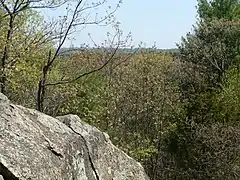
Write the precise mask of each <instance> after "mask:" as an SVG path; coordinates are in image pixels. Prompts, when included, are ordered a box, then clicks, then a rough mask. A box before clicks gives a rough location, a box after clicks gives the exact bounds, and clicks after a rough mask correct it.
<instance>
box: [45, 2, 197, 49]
mask: <svg viewBox="0 0 240 180" xmlns="http://www.w3.org/2000/svg"><path fill="white" fill-rule="evenodd" d="M109 1H110V2H113V1H116V0H109ZM196 4H197V0H148V1H147V0H123V3H122V5H121V7H120V8H119V9H118V10H117V12H116V13H115V17H116V20H117V21H119V22H120V29H121V30H123V32H124V34H125V35H127V34H128V33H129V32H131V34H132V39H133V41H132V45H134V46H137V45H138V44H139V43H140V42H143V43H144V46H146V47H151V46H153V45H154V44H155V45H156V46H157V48H160V49H168V48H175V47H176V43H177V42H180V40H181V37H182V36H184V35H185V34H186V33H187V32H190V31H191V30H192V26H193V25H194V24H195V22H196ZM52 13H54V14H55V15H56V14H59V13H60V11H59V12H56V11H55V12H52ZM50 14H51V13H50ZM45 15H46V13H45ZM48 15H49V14H48ZM108 31H110V32H111V31H112V30H111V27H99V26H98V27H97V26H89V27H86V28H85V29H84V30H82V31H81V32H78V33H76V34H75V35H74V39H75V40H69V41H68V42H67V43H66V44H65V47H69V46H70V45H71V44H73V45H74V47H79V46H80V45H81V44H83V43H86V44H90V45H91V44H92V41H91V40H90V39H89V36H88V33H90V34H91V37H92V38H93V39H94V41H95V42H96V43H98V44H100V43H101V42H103V41H104V40H105V39H106V37H107V36H106V33H107V32H108Z"/></svg>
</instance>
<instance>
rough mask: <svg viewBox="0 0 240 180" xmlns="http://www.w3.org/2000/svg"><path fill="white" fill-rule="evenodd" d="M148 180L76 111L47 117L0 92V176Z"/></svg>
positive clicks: (24, 179) (7, 179) (10, 178)
mask: <svg viewBox="0 0 240 180" xmlns="http://www.w3.org/2000/svg"><path fill="white" fill-rule="evenodd" d="M2 179H4V180H15V179H16V180H17V179H20V180H30V179H31V180H35V179H39V180H148V177H147V176H146V174H145V172H144V170H143V167H142V166H141V165H140V164H139V163H138V162H136V161H135V160H134V159H132V158H130V157H129V156H127V155H126V154H125V153H124V152H122V151H121V150H119V149H118V148H116V147H115V146H114V145H113V144H112V143H111V141H110V140H109V137H108V135H107V134H105V133H102V132H101V131H99V130H98V129H97V128H95V127H92V126H90V125H88V124H86V123H84V122H82V121H81V120H80V119H79V117H77V116H75V115H66V116H61V117H57V119H56V118H52V117H50V116H47V115H45V114H43V113H40V112H38V111H36V110H32V109H27V108H24V107H22V106H17V105H13V104H10V102H9V101H8V99H7V98H6V97H5V96H4V95H2V94H1V93H0V180H2Z"/></svg>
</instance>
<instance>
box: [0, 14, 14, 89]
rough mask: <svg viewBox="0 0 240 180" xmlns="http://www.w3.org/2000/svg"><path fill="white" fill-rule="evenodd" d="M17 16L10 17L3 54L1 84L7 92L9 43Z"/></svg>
mask: <svg viewBox="0 0 240 180" xmlns="http://www.w3.org/2000/svg"><path fill="white" fill-rule="evenodd" d="M14 18H15V16H14V15H13V14H11V15H10V19H9V24H8V26H9V29H8V32H7V36H6V41H5V43H6V44H5V47H4V51H3V56H2V58H1V78H0V84H1V93H3V94H5V93H6V82H7V73H6V64H7V61H8V57H9V45H10V41H11V37H12V31H13V22H14Z"/></svg>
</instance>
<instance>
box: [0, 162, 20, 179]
mask: <svg viewBox="0 0 240 180" xmlns="http://www.w3.org/2000/svg"><path fill="white" fill-rule="evenodd" d="M0 175H1V176H2V177H3V179H4V180H19V178H17V177H16V176H15V175H14V174H13V173H12V172H11V171H9V170H8V168H6V167H5V166H4V165H3V164H2V163H0Z"/></svg>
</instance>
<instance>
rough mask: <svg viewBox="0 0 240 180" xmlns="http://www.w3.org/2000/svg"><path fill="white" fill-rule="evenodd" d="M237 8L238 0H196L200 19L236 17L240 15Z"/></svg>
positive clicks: (239, 3) (239, 2)
mask: <svg viewBox="0 0 240 180" xmlns="http://www.w3.org/2000/svg"><path fill="white" fill-rule="evenodd" d="M239 10H240V1H239V0H211V1H209V0H198V15H199V18H200V21H211V20H213V19H226V20H233V19H237V18H239V17H240V16H239V15H240V11H239Z"/></svg>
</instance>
